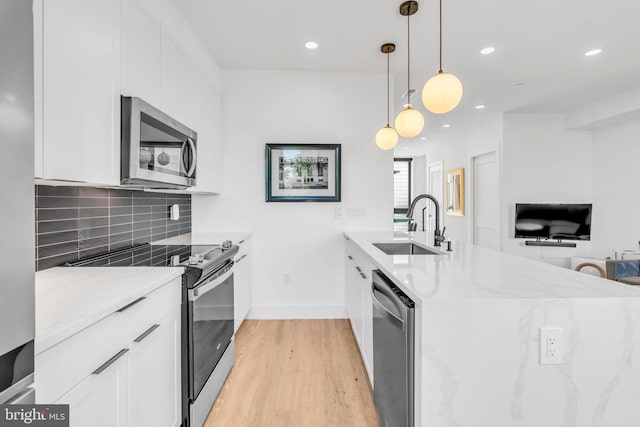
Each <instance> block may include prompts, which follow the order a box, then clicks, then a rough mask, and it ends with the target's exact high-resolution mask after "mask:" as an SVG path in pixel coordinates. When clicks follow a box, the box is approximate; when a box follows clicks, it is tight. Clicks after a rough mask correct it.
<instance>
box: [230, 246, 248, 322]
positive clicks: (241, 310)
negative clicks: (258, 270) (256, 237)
mask: <svg viewBox="0 0 640 427" xmlns="http://www.w3.org/2000/svg"><path fill="white" fill-rule="evenodd" d="M239 246H240V251H239V252H238V255H237V256H236V265H235V266H234V273H233V291H234V295H233V300H234V301H233V312H234V313H233V320H234V321H233V329H234V333H235V332H236V331H237V330H238V328H239V327H240V325H241V324H242V322H243V321H244V319H245V318H246V317H247V315H248V314H249V310H250V309H251V239H250V238H246V239H245V240H242V241H241V242H239Z"/></svg>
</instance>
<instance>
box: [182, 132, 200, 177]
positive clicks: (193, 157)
mask: <svg viewBox="0 0 640 427" xmlns="http://www.w3.org/2000/svg"><path fill="white" fill-rule="evenodd" d="M185 144H189V149H190V150H191V165H190V166H189V170H188V171H187V168H186V167H185V168H184V170H185V171H187V177H189V178H192V177H193V173H194V172H195V170H196V163H197V162H196V157H197V154H196V143H195V142H193V139H191V138H187V141H186V142H185ZM183 147H184V145H183ZM183 159H184V157H183ZM183 166H184V164H183Z"/></svg>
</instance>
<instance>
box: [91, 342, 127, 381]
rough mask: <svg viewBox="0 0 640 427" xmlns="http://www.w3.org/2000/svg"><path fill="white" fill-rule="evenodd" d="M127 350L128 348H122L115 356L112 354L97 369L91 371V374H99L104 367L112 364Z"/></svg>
mask: <svg viewBox="0 0 640 427" xmlns="http://www.w3.org/2000/svg"><path fill="white" fill-rule="evenodd" d="M127 351H129V349H128V348H123V349H122V350H120V351H119V352H118V353H117V354H116V355H115V356H113V357H112V358H111V359H109V360H107V361H106V362H104V363H103V364H102V365H101V366H100V367H99V368H98V369H96V370H95V371H93V372H92V374H94V375H100V374H101V373H102V372H104V370H105V369H107V368H108V367H109V366H111V365H113V364H114V363H115V362H116V360H118V359H120V358H121V357H122V356H124V354H125V353H126V352H127Z"/></svg>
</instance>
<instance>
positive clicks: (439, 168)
mask: <svg viewBox="0 0 640 427" xmlns="http://www.w3.org/2000/svg"><path fill="white" fill-rule="evenodd" d="M427 193H428V194H431V195H432V196H433V197H435V198H436V199H437V200H438V202H439V203H440V218H441V219H444V216H443V215H444V213H443V208H442V207H443V206H444V203H445V202H444V177H443V165H442V161H440V162H434V163H429V164H428V165H427ZM435 209H436V208H435V206H434V205H433V203H431V202H429V203H427V227H426V231H427V235H428V236H433V231H434V229H435V228H436V213H435ZM440 227H442V224H440Z"/></svg>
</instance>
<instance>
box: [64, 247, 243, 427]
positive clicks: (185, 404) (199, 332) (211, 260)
mask: <svg viewBox="0 0 640 427" xmlns="http://www.w3.org/2000/svg"><path fill="white" fill-rule="evenodd" d="M237 253H238V246H234V245H231V242H225V244H223V245H213V246H175V245H149V244H144V245H140V246H135V247H132V248H125V249H121V250H118V251H114V252H109V253H105V254H101V255H97V256H93V257H90V258H85V259H81V260H78V261H75V262H71V263H67V265H68V266H87V267H90V266H184V267H185V272H184V274H183V276H182V427H191V426H197V427H200V426H202V424H203V423H204V421H205V419H206V417H207V414H208V413H209V410H210V409H211V406H212V405H213V402H214V401H215V399H216V397H217V396H218V393H219V392H220V389H221V388H222V384H223V383H224V381H225V379H226V378H227V376H228V375H229V372H230V371H231V368H232V366H233V362H234V359H235V344H234V340H233V293H234V291H233V266H234V260H233V258H234V256H235V255H236V254H237Z"/></svg>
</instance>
